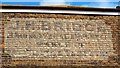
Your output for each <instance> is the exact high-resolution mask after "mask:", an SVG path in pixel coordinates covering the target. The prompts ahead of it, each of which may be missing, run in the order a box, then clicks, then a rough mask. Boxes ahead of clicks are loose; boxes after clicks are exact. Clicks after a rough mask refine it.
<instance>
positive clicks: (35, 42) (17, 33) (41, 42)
mask: <svg viewBox="0 0 120 68" xmlns="http://www.w3.org/2000/svg"><path fill="white" fill-rule="evenodd" d="M2 16H3V19H7V21H3V22H4V24H5V25H4V29H5V52H6V53H8V54H10V55H11V56H12V60H13V62H12V64H23V65H24V64H35V65H43V66H44V65H78V66H80V65H91V66H92V65H100V66H102V65H103V66H104V65H109V66H114V65H115V66H118V65H119V63H118V62H119V60H118V59H119V56H118V55H119V49H118V48H119V47H118V46H119V43H118V41H119V39H118V36H119V33H118V32H119V26H118V24H119V22H118V16H93V15H91V16H90V15H62V14H35V13H34V14H32V13H3V14H2ZM20 60H21V61H20ZM32 60H33V61H32ZM14 61H15V62H14ZM23 61H24V62H23ZM31 62H33V63H31Z"/></svg>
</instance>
